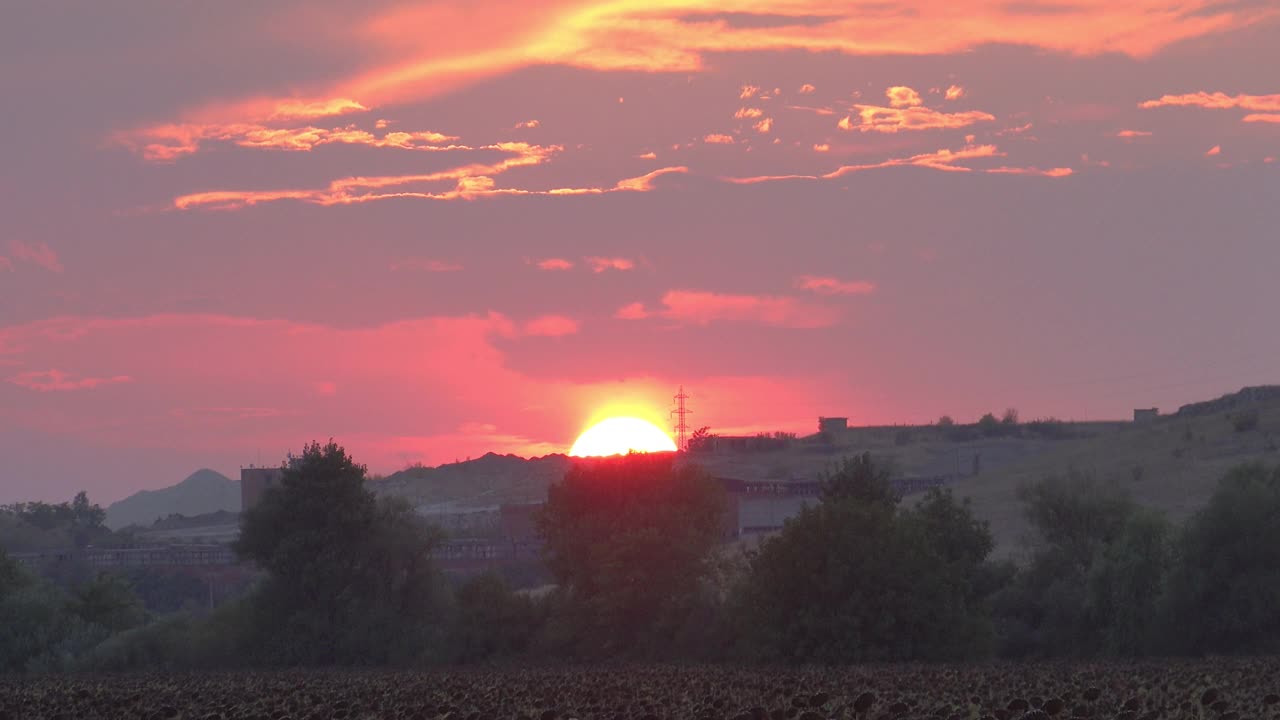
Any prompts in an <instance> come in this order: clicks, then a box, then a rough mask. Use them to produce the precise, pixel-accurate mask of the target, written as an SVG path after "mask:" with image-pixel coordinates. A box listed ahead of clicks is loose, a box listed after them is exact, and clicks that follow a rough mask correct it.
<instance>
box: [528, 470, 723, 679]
mask: <svg viewBox="0 0 1280 720" xmlns="http://www.w3.org/2000/svg"><path fill="white" fill-rule="evenodd" d="M725 513H726V506H725V497H724V493H723V490H722V489H721V488H720V487H719V485H718V484H716V482H715V481H714V480H712V478H711V477H709V476H708V475H707V474H706V473H705V472H703V471H702V470H701V469H699V468H697V467H695V466H692V465H683V466H680V467H676V465H675V464H674V458H673V457H672V456H670V455H656V454H655V455H645V454H638V453H636V454H631V455H627V456H623V457H615V458H605V459H600V460H588V461H582V462H579V463H578V464H576V465H575V466H574V467H573V468H572V469H570V470H569V472H568V473H566V474H565V477H564V479H563V480H562V481H561V482H558V483H556V484H553V485H552V486H551V487H550V488H549V489H548V492H547V503H546V506H545V507H544V509H543V511H542V514H541V515H540V517H539V520H538V527H539V529H540V531H541V533H542V536H543V538H544V539H545V541H546V545H545V549H544V557H545V558H546V561H547V565H548V567H549V568H550V570H551V572H552V574H553V575H554V576H555V577H556V579H557V580H558V582H559V583H560V585H561V586H562V587H563V588H564V589H565V590H566V591H567V592H568V593H569V595H570V597H571V599H572V602H573V603H576V607H577V612H578V613H579V617H578V618H577V620H578V622H577V625H578V628H579V630H580V632H581V633H582V634H583V636H584V640H585V642H584V645H585V647H582V649H583V651H584V652H588V653H606V654H614V653H627V652H641V653H658V654H660V653H661V652H662V650H661V646H662V645H664V644H666V643H667V642H669V641H671V640H672V638H669V637H661V636H660V634H659V633H658V628H659V627H660V626H662V627H673V626H676V625H678V623H675V622H673V621H672V618H671V617H670V616H671V613H673V612H675V611H676V610H677V609H678V608H680V607H682V606H685V605H686V604H687V603H688V602H689V598H690V597H693V596H697V595H699V594H700V593H702V592H703V591H704V590H705V587H704V585H705V580H706V579H707V577H708V576H709V574H710V572H711V570H712V567H711V566H712V559H713V550H714V547H715V545H716V543H717V541H718V540H719V539H720V537H721V536H722V534H723V532H724V528H725V523H726V516H725Z"/></svg>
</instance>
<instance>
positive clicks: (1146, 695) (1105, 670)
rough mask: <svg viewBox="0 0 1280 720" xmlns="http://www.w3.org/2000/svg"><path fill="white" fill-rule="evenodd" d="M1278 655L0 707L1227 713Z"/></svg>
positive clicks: (1241, 707) (200, 682)
mask: <svg viewBox="0 0 1280 720" xmlns="http://www.w3.org/2000/svg"><path fill="white" fill-rule="evenodd" d="M1277 678H1280V659H1277V658H1257V659H1239V660H1237V659H1215V660H1210V661H1160V662H1143V663H1125V664H1087V665H1066V664H1038V665H999V666H998V665H987V666H983V665H974V666H942V665H927V666H894V667H857V668H842V669H816V668H810V669H770V670H763V669H734V668H724V667H707V666H702V667H679V668H677V667H616V668H600V667H595V668H593V669H567V670H523V671H517V670H512V671H492V670H475V671H463V672H451V673H434V672H423V673H390V672H374V671H369V672H364V671H351V672H343V671H332V672H281V673H252V674H251V673H239V674H207V675H137V676H112V677H103V678H90V677H50V678H43V679H30V680H0V719H3V720H16V719H17V718H22V719H23V720H52V719H54V718H60V719H67V720H70V719H71V718H76V719H84V720H91V719H94V718H103V719H106V718H145V719H150V718H174V719H178V720H188V719H196V720H200V719H204V720H236V719H243V720H250V719H254V720H259V719H260V720H267V719H270V720H286V719H287V720H330V719H332V720H360V719H365V718H367V719H369V720H372V719H374V718H379V719H381V718H386V719H388V720H391V719H396V720H400V719H409V718H415V719H416V718H422V719H427V718H440V719H446V720H491V719H495V718H511V719H513V720H569V719H570V718H578V719H580V720H613V719H615V718H616V719H618V720H623V719H626V720H659V719H664V720H665V719H666V718H696V719H698V720H788V719H791V720H819V719H821V718H851V719H855V720H893V719H895V718H936V719H937V720H962V719H963V720H980V719H983V718H986V719H989V720H1013V719H1023V718H1025V719H1026V720H1042V719H1043V718H1048V717H1056V718H1064V719H1066V718H1090V719H1092V718H1118V719H1119V720H1156V719H1157V718H1188V719H1195V720H1241V719H1245V720H1247V719H1253V718H1262V719H1269V718H1277V717H1280V696H1278V695H1277V694H1276V692H1277V691H1278V690H1280V680H1277Z"/></svg>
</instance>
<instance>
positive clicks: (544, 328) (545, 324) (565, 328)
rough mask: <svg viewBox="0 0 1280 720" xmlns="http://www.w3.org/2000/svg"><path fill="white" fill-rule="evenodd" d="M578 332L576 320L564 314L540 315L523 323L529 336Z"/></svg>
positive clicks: (562, 334) (550, 335) (548, 335)
mask: <svg viewBox="0 0 1280 720" xmlns="http://www.w3.org/2000/svg"><path fill="white" fill-rule="evenodd" d="M576 332H578V321H577V320H574V319H573V318H571V317H566V316H564V315H542V316H540V317H537V318H534V319H533V320H530V321H529V322H527V323H525V325H524V334H525V335H529V336H531V337H564V336H565V335H573V334H574V333H576Z"/></svg>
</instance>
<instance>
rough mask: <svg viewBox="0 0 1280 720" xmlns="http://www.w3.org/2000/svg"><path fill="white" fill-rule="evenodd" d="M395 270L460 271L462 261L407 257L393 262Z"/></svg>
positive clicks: (392, 265)
mask: <svg viewBox="0 0 1280 720" xmlns="http://www.w3.org/2000/svg"><path fill="white" fill-rule="evenodd" d="M391 269H392V270H393V271H398V270H421V271H423V272H433V273H444V272H458V271H459V270H461V269H462V265H461V264H460V263H455V262H448V261H446V260H435V259H432V258H405V259H404V260H397V261H396V262H393V263H391Z"/></svg>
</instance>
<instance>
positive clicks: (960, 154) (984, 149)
mask: <svg viewBox="0 0 1280 720" xmlns="http://www.w3.org/2000/svg"><path fill="white" fill-rule="evenodd" d="M1004 156H1005V153H1003V152H1001V151H1000V150H999V149H998V148H997V147H996V146H995V145H967V146H965V147H963V148H961V149H959V150H949V149H946V148H943V149H940V150H936V151H934V152H931V153H921V154H919V155H913V156H911V157H905V158H891V159H889V160H885V161H883V162H878V163H871V164H866V165H842V166H840V167H838V168H836V169H835V170H832V171H831V172H829V173H826V174H825V175H757V176H754V177H722V178H721V180H723V181H725V182H728V183H733V184H735V185H754V184H756V183H762V182H775V181H780V180H835V179H837V178H841V177H844V176H845V175H849V174H851V173H857V172H863V171H866V170H878V169H882V168H890V167H902V166H907V165H914V166H917V167H926V168H932V169H934V170H942V171H944V172H973V168H970V167H967V166H964V165H960V164H958V163H960V162H963V161H966V160H976V159H980V158H992V157H1004Z"/></svg>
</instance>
